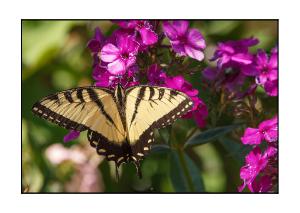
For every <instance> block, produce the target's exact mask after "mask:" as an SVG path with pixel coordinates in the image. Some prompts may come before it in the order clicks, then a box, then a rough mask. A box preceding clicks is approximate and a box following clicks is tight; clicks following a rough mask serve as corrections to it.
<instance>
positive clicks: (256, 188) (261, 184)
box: [252, 175, 273, 193]
mask: <svg viewBox="0 0 300 213" xmlns="http://www.w3.org/2000/svg"><path fill="white" fill-rule="evenodd" d="M272 187H273V184H272V177H271V176H269V175H265V176H262V177H260V178H257V179H256V180H255V181H254V182H253V183H252V189H253V192H259V193H261V192H270V191H271V190H272Z"/></svg>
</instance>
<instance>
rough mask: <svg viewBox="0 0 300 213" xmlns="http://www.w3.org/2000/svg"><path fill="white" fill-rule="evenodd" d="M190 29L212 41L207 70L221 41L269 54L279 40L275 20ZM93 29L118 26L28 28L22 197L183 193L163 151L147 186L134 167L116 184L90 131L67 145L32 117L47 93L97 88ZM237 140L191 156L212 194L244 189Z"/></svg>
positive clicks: (151, 162) (154, 159)
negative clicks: (244, 42)
mask: <svg viewBox="0 0 300 213" xmlns="http://www.w3.org/2000/svg"><path fill="white" fill-rule="evenodd" d="M191 25H192V27H196V28H198V29H200V31H201V32H202V34H203V35H204V37H205V39H206V41H207V44H208V47H207V49H206V61H205V63H209V62H208V60H207V59H209V58H210V57H211V56H212V53H213V51H214V49H215V46H216V44H217V42H221V41H226V40H235V39H240V38H246V37H250V36H254V37H257V38H259V40H260V43H259V45H257V46H256V47H254V50H253V51H255V49H257V48H264V49H266V50H267V51H269V50H270V49H271V48H272V47H273V46H274V45H276V44H277V39H278V37H277V36H278V35H277V22H276V21H191ZM95 27H100V29H101V30H102V31H103V32H104V34H106V35H109V34H110V33H111V32H112V31H113V30H114V29H115V28H116V25H115V24H112V23H111V22H110V21H31V20H28V21H27V20H23V21H22V191H25V192H176V191H181V190H180V189H178V187H176V186H174V180H172V177H173V179H174V177H175V178H176V174H174V171H175V172H176V169H177V168H176V167H175V168H172V167H174V165H173V164H172V163H170V162H172V160H170V158H171V159H172V156H169V155H167V154H164V152H159V151H157V152H155V153H151V154H149V156H147V157H146V159H145V160H144V161H143V162H142V172H143V176H144V177H143V179H141V180H139V179H138V178H137V176H136V174H135V168H134V166H133V165H131V164H126V165H124V164H123V165H122V166H121V167H122V169H121V179H120V181H119V182H117V181H116V178H115V167H114V164H113V163H111V162H107V161H106V160H103V158H102V157H100V156H98V155H97V154H96V152H95V150H94V149H93V148H92V147H90V145H89V143H88V141H87V138H86V133H85V132H84V133H82V134H81V136H80V138H79V139H77V140H74V141H72V142H69V143H63V137H64V135H65V134H66V133H67V132H68V131H67V130H65V129H63V128H60V127H59V126H56V125H53V124H51V123H49V122H47V121H45V120H42V119H40V118H38V117H35V116H34V115H33V114H32V113H31V107H32V105H33V104H34V103H35V102H36V101H38V100H40V99H41V98H42V97H44V96H46V95H48V94H52V93H55V92H57V91H60V90H63V89H68V88H72V87H77V86H86V85H91V84H93V79H92V77H91V74H92V57H91V55H90V52H89V50H88V48H87V46H86V45H87V42H88V41H89V39H91V38H92V36H93V34H94V29H95ZM199 73H200V71H199ZM196 76H197V75H196ZM199 78H200V77H199ZM191 81H195V82H196V81H198V79H197V78H195V77H193V79H191ZM198 84H199V83H198ZM199 88H200V86H199ZM200 93H201V92H200ZM202 94H203V92H202ZM203 96H204V97H202V98H203V99H204V101H205V94H204V95H203ZM276 101H277V99H274V101H271V103H270V108H272V107H273V110H271V111H274V110H275V112H276V111H277V108H276V107H277V103H276ZM179 122H187V123H188V124H187V127H189V125H193V124H190V123H189V122H188V121H179ZM223 123H224V124H226V121H224V122H223ZM179 124H182V123H179ZM179 124H177V126H178V125H179ZM221 124H222V123H221ZM221 124H220V125H221ZM224 124H222V125H224ZM229 124H230V123H229ZM184 125H185V124H184ZM227 125H228V123H227ZM232 138H234V137H231V138H230V137H223V138H222V139H221V140H218V141H216V142H214V143H207V144H204V145H201V146H197V147H195V148H192V149H191V150H188V151H187V152H188V153H189V156H190V157H191V159H192V160H193V162H194V164H193V165H194V166H195V167H197V168H198V170H195V171H197V172H196V174H195V175H196V176H200V174H201V176H202V178H203V185H204V188H205V189H204V190H205V191H206V192H236V191H237V186H239V185H240V184H241V181H240V179H239V168H240V166H241V165H242V164H243V157H244V154H245V153H243V152H241V151H240V150H239V149H240V144H239V141H238V137H235V138H236V141H235V142H234V143H233V144H234V145H235V146H231V145H230V143H227V140H233V139H232ZM222 144H223V145H222ZM175 182H176V180H175Z"/></svg>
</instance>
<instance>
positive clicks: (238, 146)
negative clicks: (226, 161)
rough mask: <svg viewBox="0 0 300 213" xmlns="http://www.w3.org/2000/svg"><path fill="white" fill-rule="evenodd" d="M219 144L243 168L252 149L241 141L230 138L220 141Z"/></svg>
mask: <svg viewBox="0 0 300 213" xmlns="http://www.w3.org/2000/svg"><path fill="white" fill-rule="evenodd" d="M218 141H219V143H220V144H221V145H222V146H223V147H224V148H225V149H226V151H227V152H228V153H229V155H230V156H232V157H233V158H234V159H235V160H236V161H237V162H238V163H239V166H242V165H243V163H244V160H245V156H246V154H248V153H249V151H250V149H251V148H250V147H249V146H245V145H243V144H242V143H241V142H240V141H235V140H233V139H231V138H228V137H222V138H219V139H218Z"/></svg>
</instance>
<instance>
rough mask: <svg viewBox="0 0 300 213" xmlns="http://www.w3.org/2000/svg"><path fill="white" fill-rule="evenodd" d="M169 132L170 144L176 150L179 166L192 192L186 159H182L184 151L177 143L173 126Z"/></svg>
mask: <svg viewBox="0 0 300 213" xmlns="http://www.w3.org/2000/svg"><path fill="white" fill-rule="evenodd" d="M170 134H171V135H170V139H171V142H172V145H173V147H174V148H175V149H176V151H177V153H178V157H179V163H180V165H181V168H182V169H183V173H184V176H185V179H186V180H187V184H188V187H189V190H190V191H191V192H194V191H195V187H194V184H193V181H192V177H191V175H190V172H189V170H188V166H187V163H186V160H185V159H184V151H183V148H182V146H180V145H181V144H179V143H177V140H176V136H175V132H174V128H172V129H171V131H170Z"/></svg>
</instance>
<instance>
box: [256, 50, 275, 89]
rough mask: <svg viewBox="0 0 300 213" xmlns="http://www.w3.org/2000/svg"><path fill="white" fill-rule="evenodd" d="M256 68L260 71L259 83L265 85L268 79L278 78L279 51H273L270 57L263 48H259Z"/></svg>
mask: <svg viewBox="0 0 300 213" xmlns="http://www.w3.org/2000/svg"><path fill="white" fill-rule="evenodd" d="M255 63H256V69H257V70H258V71H259V74H258V76H257V77H256V82H257V84H260V85H264V84H265V83H266V82H267V81H272V80H276V79H277V78H278V77H277V72H278V65H277V64H278V63H277V51H274V50H273V52H272V53H271V56H270V59H269V58H268V55H267V53H266V52H265V51H263V50H258V52H257V55H256V59H255Z"/></svg>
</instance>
